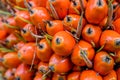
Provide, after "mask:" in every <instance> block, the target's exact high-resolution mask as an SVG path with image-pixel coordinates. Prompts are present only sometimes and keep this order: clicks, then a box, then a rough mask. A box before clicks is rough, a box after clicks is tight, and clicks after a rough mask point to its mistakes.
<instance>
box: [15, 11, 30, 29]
mask: <svg viewBox="0 0 120 80" xmlns="http://www.w3.org/2000/svg"><path fill="white" fill-rule="evenodd" d="M24 20H27V21H30V14H29V12H28V11H17V12H16V14H15V21H16V24H17V26H19V27H20V28H23V27H24V26H25V25H26V24H28V23H27V22H25V21H24Z"/></svg>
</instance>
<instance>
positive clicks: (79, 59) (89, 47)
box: [71, 40, 95, 66]
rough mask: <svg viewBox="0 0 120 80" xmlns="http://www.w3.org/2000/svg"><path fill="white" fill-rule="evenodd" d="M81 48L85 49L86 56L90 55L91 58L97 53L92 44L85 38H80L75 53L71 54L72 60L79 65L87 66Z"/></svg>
mask: <svg viewBox="0 0 120 80" xmlns="http://www.w3.org/2000/svg"><path fill="white" fill-rule="evenodd" d="M81 49H82V50H85V53H84V54H86V56H87V57H88V59H89V60H92V59H93V57H94V55H95V51H94V49H93V47H92V45H91V44H90V43H88V42H86V41H84V40H80V41H79V42H78V44H76V46H75V48H74V50H73V53H72V55H71V60H72V62H73V63H74V64H75V65H77V66H86V63H85V61H84V60H83V58H82V55H81V54H80V53H81Z"/></svg>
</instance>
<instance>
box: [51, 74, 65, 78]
mask: <svg viewBox="0 0 120 80" xmlns="http://www.w3.org/2000/svg"><path fill="white" fill-rule="evenodd" d="M51 80H67V79H66V76H65V75H60V74H57V73H54V74H53V77H52V79H51Z"/></svg>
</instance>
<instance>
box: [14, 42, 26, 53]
mask: <svg viewBox="0 0 120 80" xmlns="http://www.w3.org/2000/svg"><path fill="white" fill-rule="evenodd" d="M25 44H26V43H25V42H23V41H20V42H18V43H17V44H16V45H14V50H15V51H18V50H19V49H21V48H22V47H23V46H24V45H25Z"/></svg>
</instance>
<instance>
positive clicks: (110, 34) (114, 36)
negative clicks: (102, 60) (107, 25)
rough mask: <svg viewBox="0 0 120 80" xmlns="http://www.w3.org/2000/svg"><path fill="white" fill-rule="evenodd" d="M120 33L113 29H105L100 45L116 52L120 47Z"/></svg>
mask: <svg viewBox="0 0 120 80" xmlns="http://www.w3.org/2000/svg"><path fill="white" fill-rule="evenodd" d="M119 41H120V34H118V33H117V32H115V31H113V30H105V31H103V32H102V34H101V38H100V46H103V45H105V46H104V48H103V49H104V50H107V51H110V52H115V51H118V50H119V49H120V45H119Z"/></svg>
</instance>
